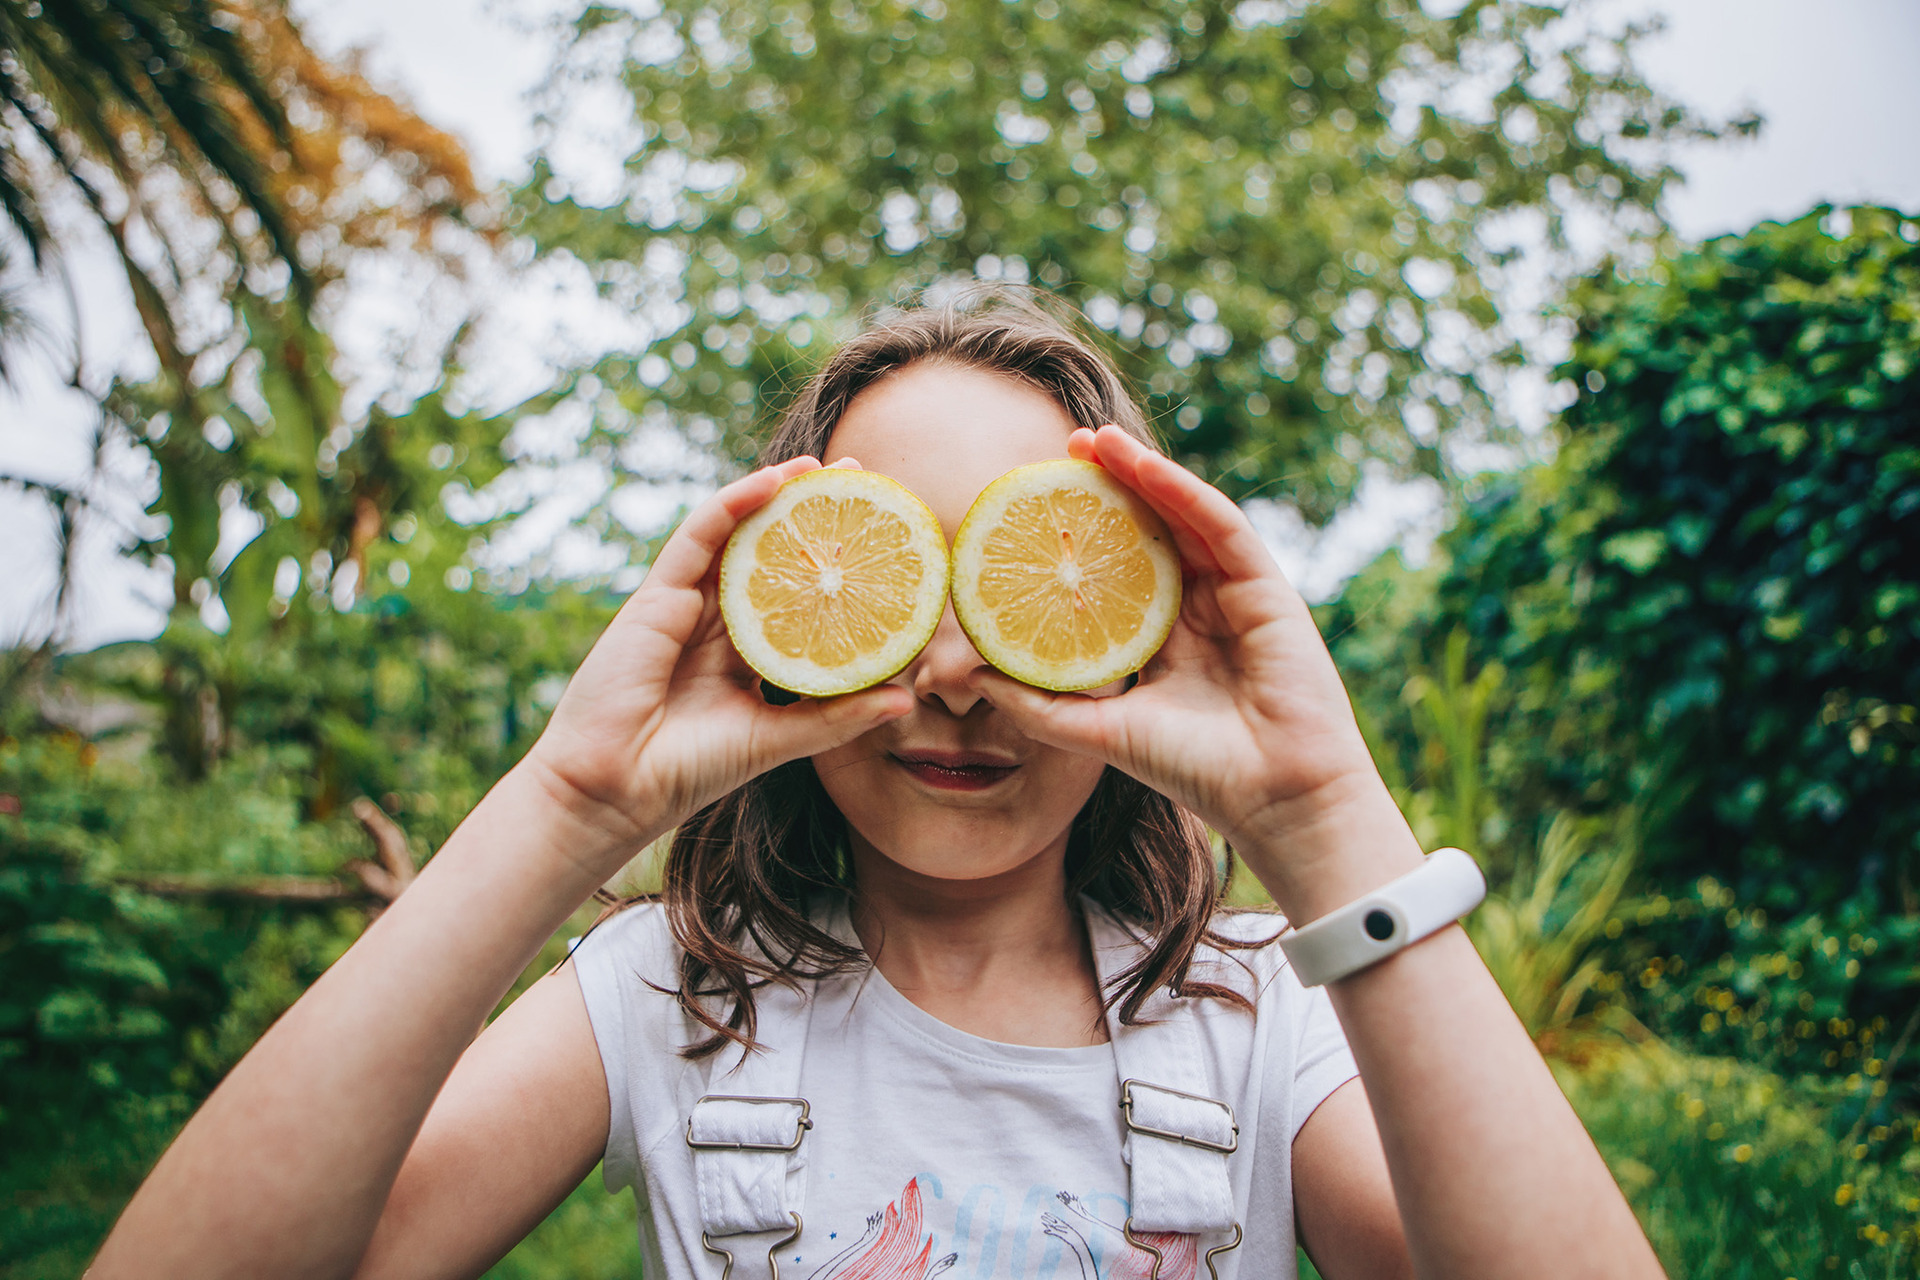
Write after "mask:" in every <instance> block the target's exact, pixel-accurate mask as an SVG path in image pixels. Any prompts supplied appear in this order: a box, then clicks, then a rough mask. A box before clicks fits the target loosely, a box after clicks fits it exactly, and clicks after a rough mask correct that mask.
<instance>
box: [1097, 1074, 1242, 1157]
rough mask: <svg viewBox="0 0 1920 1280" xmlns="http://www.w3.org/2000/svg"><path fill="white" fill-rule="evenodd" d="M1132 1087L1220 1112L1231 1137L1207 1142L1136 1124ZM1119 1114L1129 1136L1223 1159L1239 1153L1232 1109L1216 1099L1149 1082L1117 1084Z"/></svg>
mask: <svg viewBox="0 0 1920 1280" xmlns="http://www.w3.org/2000/svg"><path fill="white" fill-rule="evenodd" d="M1135 1085H1138V1086H1139V1087H1140V1088H1142V1089H1152V1090H1155V1091H1156V1092H1159V1093H1170V1094H1172V1095H1173V1096H1174V1097H1176V1098H1185V1099H1186V1100H1187V1101H1189V1102H1205V1103H1209V1104H1211V1105H1213V1106H1216V1107H1218V1108H1220V1109H1221V1110H1222V1111H1224V1112H1226V1113H1227V1124H1228V1125H1229V1126H1230V1127H1231V1128H1232V1130H1233V1137H1232V1138H1231V1139H1229V1140H1228V1141H1226V1142H1211V1141H1209V1140H1207V1139H1206V1138H1196V1137H1194V1136H1193V1135H1192V1134H1190V1133H1175V1132H1174V1131H1173V1130H1172V1129H1155V1128H1154V1127H1152V1126H1151V1125H1144V1124H1139V1123H1137V1122H1136V1121H1135V1120H1134V1118H1133V1089H1134V1086H1135ZM1120 1114H1121V1115H1122V1116H1124V1117H1125V1118H1126V1122H1127V1129H1128V1130H1129V1131H1130V1132H1132V1133H1141V1134H1145V1135H1146V1136H1147V1137H1149V1138H1165V1139H1166V1140H1167V1141H1169V1142H1178V1143H1180V1144H1182V1145H1184V1146H1189V1147H1198V1148H1200V1150H1202V1151H1217V1152H1219V1153H1220V1154H1221V1155H1223V1156H1230V1155H1232V1154H1233V1153H1234V1152H1236V1151H1238V1150H1239V1149H1240V1124H1239V1122H1238V1121H1237V1120H1236V1119H1235V1118H1234V1114H1233V1108H1232V1107H1230V1106H1228V1105H1227V1104H1226V1103H1224V1102H1222V1101H1220V1099H1218V1098H1207V1097H1203V1096H1201V1095H1200V1094H1197V1093H1187V1092H1186V1091H1185V1090H1182V1089H1169V1088H1167V1086H1165V1085H1163V1084H1154V1083H1153V1082H1152V1081H1151V1080H1122V1081H1121V1082H1120Z"/></svg>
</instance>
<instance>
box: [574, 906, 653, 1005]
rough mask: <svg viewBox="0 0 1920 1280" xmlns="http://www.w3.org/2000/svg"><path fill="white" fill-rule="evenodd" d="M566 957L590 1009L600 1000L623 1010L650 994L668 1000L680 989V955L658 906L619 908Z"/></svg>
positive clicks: (589, 931)
mask: <svg viewBox="0 0 1920 1280" xmlns="http://www.w3.org/2000/svg"><path fill="white" fill-rule="evenodd" d="M570 952H571V959H572V963H573V966H574V969H575V971H576V972H577V973H578V974H579V975H580V986H581V988H582V990H584V991H585V992H586V993H587V997H588V1001H589V1003H592V1002H593V1000H594V997H595V996H596V994H604V995H613V996H616V997H617V998H618V999H619V1001H620V1003H622V1004H627V1003H629V1002H630V1001H631V999H632V998H633V997H635V996H639V995H642V994H643V993H646V992H650V991H652V992H660V993H661V994H670V993H671V992H672V991H674V990H675V989H677V988H678V986H679V985H680V982H679V969H680V949H679V946H678V945H677V944H676V943H675V942H674V940H673V929H672V927H671V926H670V925H669V923H668V921H667V910H666V908H665V907H664V906H663V905H661V904H660V903H658V902H638V903H634V904H633V905H631V906H627V907H622V908H620V909H619V910H617V911H615V912H614V913H613V914H612V915H610V916H607V917H606V918H604V919H602V920H601V921H599V922H598V923H597V924H595V925H594V926H593V927H592V928H591V929H589V930H587V932H586V934H585V936H583V937H582V938H580V939H579V940H578V941H577V942H575V943H573V944H572V946H571V948H570ZM663 988H664V991H663V990H662V989H663Z"/></svg>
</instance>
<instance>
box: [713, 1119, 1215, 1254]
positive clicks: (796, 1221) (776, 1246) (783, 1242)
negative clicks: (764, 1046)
mask: <svg viewBox="0 0 1920 1280" xmlns="http://www.w3.org/2000/svg"><path fill="white" fill-rule="evenodd" d="M732 1101H735V1102H737V1101H739V1099H737V1098H735V1099H732ZM782 1101H784V1099H782ZM787 1212H788V1213H789V1214H791V1215H792V1217H793V1230H791V1231H789V1232H787V1234H786V1235H785V1236H783V1237H781V1238H780V1239H778V1240H775V1241H774V1242H773V1243H772V1244H770V1245H768V1246H767V1269H768V1270H769V1271H771V1272H772V1273H773V1280H780V1259H779V1258H776V1257H775V1256H774V1255H775V1254H777V1253H779V1252H780V1251H781V1250H782V1249H784V1248H786V1247H787V1246H788V1245H790V1244H792V1243H793V1242H794V1241H795V1240H798V1239H799V1238H800V1215H799V1214H797V1213H794V1211H793V1210H791V1209H789V1210H787ZM1234 1243H1235V1244H1238V1243H1239V1240H1238V1239H1237V1238H1236V1239H1235V1241H1234ZM700 1246H701V1247H702V1248H703V1249H705V1250H706V1251H707V1252H708V1253H717V1254H719V1255H720V1256H721V1257H723V1258H725V1259H726V1260H727V1263H726V1265H725V1266H724V1267H722V1268H720V1280H731V1277H732V1275H733V1250H731V1249H722V1248H721V1247H720V1246H719V1245H717V1244H715V1243H714V1242H713V1236H712V1235H711V1234H710V1233H708V1232H705V1231H702V1232H701V1233H700ZM1207 1259H1208V1265H1209V1266H1211V1265H1212V1259H1213V1255H1212V1254H1208V1255H1207Z"/></svg>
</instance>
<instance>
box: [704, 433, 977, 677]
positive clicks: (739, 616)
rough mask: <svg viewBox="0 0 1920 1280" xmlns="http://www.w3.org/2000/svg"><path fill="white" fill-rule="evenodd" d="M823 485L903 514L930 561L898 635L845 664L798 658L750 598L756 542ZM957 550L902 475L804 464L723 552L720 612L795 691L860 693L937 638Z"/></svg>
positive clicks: (731, 630)
mask: <svg viewBox="0 0 1920 1280" xmlns="http://www.w3.org/2000/svg"><path fill="white" fill-rule="evenodd" d="M816 492H832V493H835V494H836V495H846V494H849V493H856V492H857V493H860V494H861V496H864V497H867V498H870V499H872V500H874V501H875V502H876V504H877V505H879V506H881V507H883V508H885V509H886V510H888V511H891V512H893V513H894V514H896V515H899V516H900V517H901V518H902V519H904V520H905V521H906V522H907V525H908V527H909V528H910V529H911V530H912V531H913V535H914V538H913V549H914V550H915V551H918V552H919V553H920V554H921V555H922V556H923V557H924V558H925V559H926V560H927V561H928V562H929V565H930V571H929V573H928V574H927V577H926V578H925V579H923V580H922V581H923V583H932V584H933V585H932V586H925V585H923V586H922V588H921V590H920V598H919V599H918V600H916V601H915V602H914V608H913V614H912V617H911V618H910V619H909V621H908V623H907V624H906V625H905V626H903V627H902V628H901V629H900V630H899V631H898V632H896V633H895V636H894V638H893V640H892V641H891V642H890V643H888V644H887V645H886V646H884V647H882V648H881V649H880V650H878V651H877V652H875V653H873V654H871V655H868V656H867V657H865V658H862V659H860V660H858V661H856V662H851V663H848V664H846V665H845V666H840V667H824V666H821V665H820V664H818V663H815V662H810V661H808V660H807V659H805V658H794V657H790V656H788V655H786V654H784V653H781V652H779V651H778V650H777V649H775V648H774V647H773V646H772V644H771V643H770V642H768V640H767V639H766V635H765V633H764V631H763V630H762V629H761V627H760V625H759V624H760V617H759V614H758V612H757V611H756V610H755V609H754V608H753V606H752V605H751V604H750V603H748V601H747V596H746V590H747V580H748V579H749V578H750V577H751V576H752V572H753V564H754V562H755V559H756V557H755V555H754V550H755V548H756V546H757V544H758V542H759V539H760V536H761V535H762V534H764V533H765V532H766V531H767V530H768V529H770V528H771V527H773V525H775V524H776V523H778V522H779V521H780V520H781V519H782V518H784V517H785V516H786V515H787V513H788V512H790V511H791V510H792V509H793V508H794V506H795V505H796V504H797V503H799V502H800V501H801V500H803V499H805V498H807V497H809V496H811V495H812V494H814V493H816ZM951 565H952V560H951V556H950V554H949V552H948V549H947V540H946V535H945V534H944V533H942V531H941V529H940V521H939V518H938V517H937V516H935V515H934V514H933V510H932V509H931V508H930V507H928V506H927V504H926V503H925V502H922V501H921V500H920V497H919V495H917V494H915V493H914V492H913V490H911V489H909V488H907V487H906V486H905V485H903V484H901V483H900V482H899V481H897V480H894V479H892V478H890V477H888V476H883V475H881V474H879V473H878V472H873V471H862V470H857V469H854V468H849V467H822V468H819V469H818V470H814V471H806V472H802V473H801V474H800V475H797V476H795V477H794V478H793V479H791V480H788V481H787V482H786V483H785V484H783V485H781V486H780V488H779V489H778V490H776V491H775V493H774V495H773V497H772V498H769V499H768V500H767V502H766V504H765V505H763V506H761V507H759V508H758V509H757V510H755V511H753V512H752V513H750V514H749V515H748V516H747V518H746V519H744V520H742V521H741V522H740V524H739V526H738V527H737V528H736V529H735V530H734V531H733V534H732V535H731V536H730V537H729V538H728V539H727V545H726V547H725V549H724V550H723V551H722V552H721V554H720V591H719V600H720V616H721V618H722V620H723V621H724V622H725V623H726V627H727V635H728V638H729V639H731V640H732V642H733V647H734V650H735V651H736V652H737V653H739V655H740V657H741V659H742V660H743V661H744V662H745V663H746V664H747V665H748V666H749V667H751V668H753V670H754V671H755V672H756V673H757V674H758V675H759V676H760V677H761V678H762V679H764V680H766V681H767V682H768V683H770V684H772V685H774V686H775V687H777V688H781V689H785V690H787V691H788V692H790V693H799V694H805V695H806V696H808V697H814V698H829V697H836V696H838V695H840V694H845V693H857V692H859V691H860V690H861V689H869V688H872V687H873V686H874V685H877V684H882V683H884V682H886V681H888V680H891V679H892V678H893V677H894V676H896V675H898V674H899V673H900V672H901V671H903V670H905V669H906V667H907V664H908V663H910V662H912V661H913V660H914V658H915V657H917V656H918V655H919V653H920V651H921V650H922V649H924V648H926V646H927V642H928V641H929V640H931V639H932V638H933V633H934V631H935V629H936V628H938V627H939V625H940V615H941V614H942V613H943V612H945V610H946V602H947V593H948V587H949V583H950V580H951Z"/></svg>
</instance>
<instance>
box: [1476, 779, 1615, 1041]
mask: <svg viewBox="0 0 1920 1280" xmlns="http://www.w3.org/2000/svg"><path fill="white" fill-rule="evenodd" d="M1597 825H1599V824H1596V823H1593V822H1592V821H1587V822H1581V821H1579V820H1577V819H1575V818H1573V817H1572V816H1571V815H1569V814H1565V813H1560V814H1556V815H1555V816H1554V818H1553V821H1552V823H1551V824H1550V825H1549V826H1548V827H1547V830H1546V834H1545V835H1543V836H1542V837H1541V838H1540V845H1539V851H1538V854H1537V855H1536V857H1535V858H1534V860H1533V865H1531V866H1530V867H1528V868H1527V869H1526V870H1525V872H1523V873H1522V874H1519V875H1515V876H1514V877H1512V878H1511V879H1510V880H1507V881H1506V882H1505V883H1499V884H1497V887H1496V888H1495V889H1494V890H1493V891H1492V892H1490V893H1489V894H1488V897H1487V900H1486V901H1485V902H1484V903H1482V904H1481V906H1480V909H1479V910H1478V911H1476V912H1474V914H1473V915H1472V917H1471V918H1470V919H1469V921H1468V925H1467V931H1468V933H1469V934H1471V935H1472V937H1473V941H1474V945H1475V946H1476V947H1478V948H1479V950H1480V955H1481V957H1482V958H1483V959H1484V960H1485V961H1486V963H1487V968H1488V969H1489V970H1491V971H1492V972H1493V975H1494V977H1495V978H1496V979H1497V980H1498V981H1499V983H1500V989H1501V990H1502V991H1503V992H1505V993H1506V996H1507V1000H1508V1001H1509V1002H1510V1003H1511V1004H1512V1005H1513V1008H1514V1012H1515V1013H1517V1014H1519V1015H1520V1022H1521V1025H1523V1026H1524V1027H1526V1029H1527V1034H1528V1035H1530V1036H1532V1037H1533V1038H1534V1040H1535V1041H1536V1042H1537V1043H1539V1044H1540V1045H1541V1047H1542V1048H1544V1049H1547V1050H1549V1051H1554V1050H1558V1051H1560V1052H1571V1051H1572V1046H1571V1045H1569V1044H1568V1043H1567V1039H1568V1033H1569V1032H1570V1031H1572V1030H1573V1029H1574V1028H1575V1025H1576V1021H1575V1019H1576V1015H1577V1014H1578V1013H1579V1012H1580V1011H1581V1002H1582V1001H1583V1000H1585V999H1586V997H1587V995H1588V994H1589V992H1590V991H1592V990H1593V988H1594V985H1595V983H1596V982H1597V981H1598V980H1599V978H1600V977H1601V975H1602V974H1603V972H1604V971H1605V968H1606V963H1605V958H1604V956H1603V955H1602V954H1601V951H1600V947H1599V946H1598V945H1597V944H1598V943H1599V942H1600V940H1601V936H1602V934H1603V932H1604V931H1605V929H1606V924H1607V920H1608V919H1609V917H1610V915H1611V913H1612V912H1613V910H1614V907H1615V906H1616V904H1618V903H1619V901H1620V897H1621V892H1622V890H1624V889H1625V887H1626V884H1627V878H1628V876H1630V875H1631V874H1632V872H1633V868H1634V859H1633V854H1634V844H1633V833H1632V829H1631V828H1632V823H1631V822H1630V821H1620V822H1616V823H1614V824H1612V829H1611V830H1607V829H1604V828H1603V829H1602V830H1601V831H1600V832H1599V838H1600V840H1601V841H1602V843H1601V844H1600V847H1599V848H1598V849H1595V848H1594V847H1593V843H1594V838H1595V831H1594V828H1595V826H1597Z"/></svg>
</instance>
